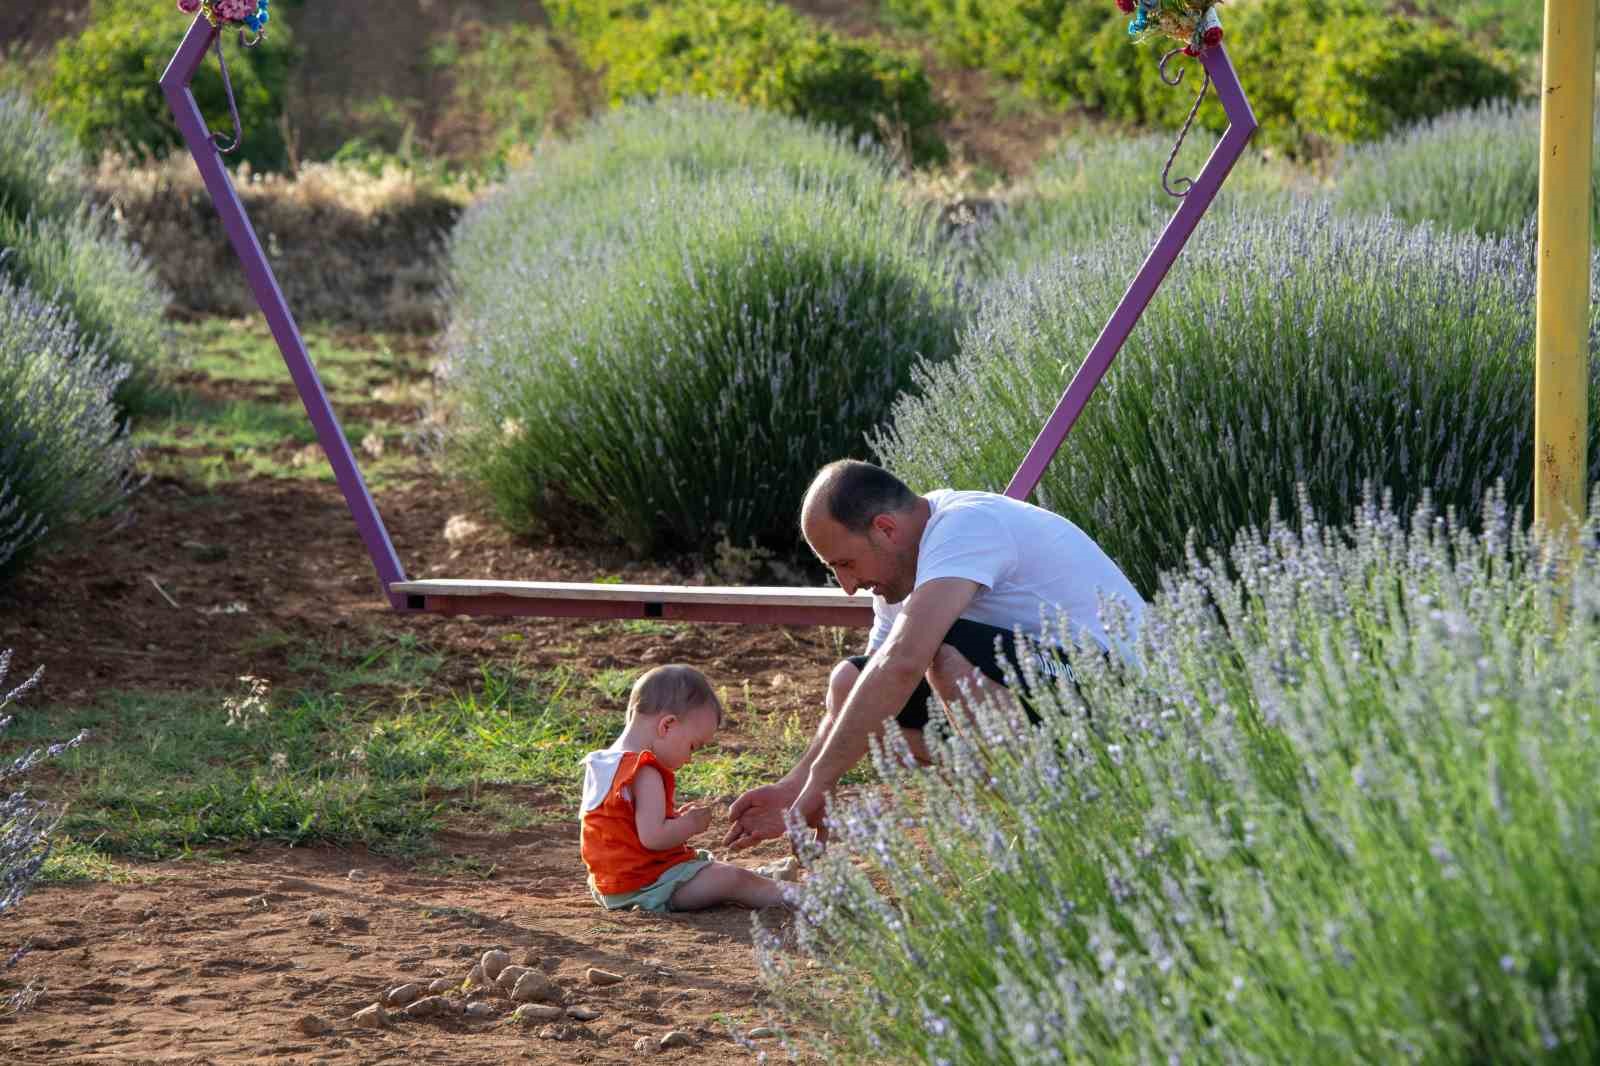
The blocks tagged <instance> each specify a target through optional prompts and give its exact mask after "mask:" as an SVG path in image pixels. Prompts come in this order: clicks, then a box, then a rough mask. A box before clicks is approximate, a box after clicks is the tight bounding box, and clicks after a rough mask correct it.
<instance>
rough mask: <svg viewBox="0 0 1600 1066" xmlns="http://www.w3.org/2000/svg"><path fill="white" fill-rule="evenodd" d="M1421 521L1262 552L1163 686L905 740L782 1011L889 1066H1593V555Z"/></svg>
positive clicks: (1599, 994) (835, 850) (1122, 687)
mask: <svg viewBox="0 0 1600 1066" xmlns="http://www.w3.org/2000/svg"><path fill="white" fill-rule="evenodd" d="M1597 506H1600V500H1597V501H1596V503H1595V504H1591V509H1590V513H1591V515H1593V514H1595V513H1596V510H1595V508H1596V507H1597ZM1406 517H1407V518H1409V519H1410V520H1409V522H1403V521H1402V516H1401V515H1400V514H1397V513H1396V512H1394V511H1391V510H1389V509H1386V508H1379V507H1377V506H1375V505H1372V504H1368V505H1365V506H1363V507H1362V508H1361V510H1360V511H1359V513H1358V514H1357V515H1356V517H1355V521H1354V522H1353V523H1352V524H1351V525H1350V526H1349V527H1347V528H1343V529H1338V528H1330V527H1324V526H1322V525H1320V524H1318V523H1317V522H1316V520H1315V519H1313V518H1312V517H1311V516H1310V515H1309V514H1307V515H1304V516H1303V517H1302V519H1301V521H1300V523H1299V526H1300V528H1299V531H1298V532H1297V531H1295V530H1291V529H1289V528H1288V527H1287V526H1285V525H1284V524H1281V523H1275V524H1274V525H1273V526H1272V527H1271V529H1270V531H1268V532H1267V533H1266V534H1265V535H1261V536H1257V535H1248V536H1244V537H1241V538H1240V539H1239V541H1238V542H1237V543H1236V544H1235V545H1234V547H1233V551H1232V554H1231V557H1230V558H1229V560H1228V562H1227V564H1226V565H1224V563H1223V562H1222V561H1221V560H1212V561H1209V562H1207V563H1205V564H1201V563H1199V562H1196V563H1194V564H1193V565H1192V566H1191V567H1190V568H1189V570H1188V572H1187V573H1186V574H1184V575H1182V576H1181V577H1178V578H1176V579H1175V580H1173V581H1172V582H1171V583H1170V584H1169V585H1167V586H1166V587H1165V588H1164V589H1163V593H1162V595H1161V596H1160V598H1159V599H1158V600H1157V601H1155V602H1154V603H1152V605H1151V607H1150V609H1149V611H1148V612H1147V614H1146V616H1145V621H1144V627H1143V630H1144V631H1143V636H1142V639H1141V645H1140V646H1141V656H1142V660H1143V671H1142V672H1141V673H1137V674H1134V673H1132V672H1128V673H1126V674H1125V673H1123V672H1122V671H1120V670H1114V669H1110V668H1108V667H1107V666H1105V665H1104V664H1103V662H1101V661H1100V660H1099V659H1098V656H1093V657H1091V656H1087V655H1086V656H1083V657H1082V658H1081V661H1079V662H1078V663H1077V664H1076V669H1077V671H1078V676H1079V682H1078V684H1079V686H1080V687H1081V690H1082V699H1081V700H1080V699H1079V698H1078V697H1077V695H1076V694H1075V692H1074V690H1072V689H1071V688H1070V686H1066V685H1063V687H1062V688H1061V689H1058V690H1055V691H1048V690H1047V691H1044V692H1041V693H1038V694H1037V695H1036V696H1035V697H1034V699H1033V700H1032V703H1033V706H1034V707H1035V708H1038V709H1039V710H1040V711H1041V712H1042V714H1043V718H1044V724H1043V726H1042V727H1041V728H1038V729H1033V728H1030V727H1029V726H1028V725H1027V722H1026V719H1025V718H1023V716H1022V714H1021V712H1020V710H1019V709H1018V708H1017V707H1016V706H1015V704H1014V703H1009V704H1008V703H1001V704H995V705H989V706H986V707H981V708H979V709H978V711H977V713H978V715H979V719H980V725H979V727H978V728H977V729H975V730H973V731H972V734H971V735H962V736H958V737H956V738H955V739H953V740H951V741H950V742H949V743H947V744H943V745H940V746H939V747H938V748H937V749H936V760H937V765H938V766H939V767H940V772H935V773H921V772H917V771H913V770H907V769H906V768H905V762H909V761H910V760H909V759H908V758H905V751H904V746H903V742H901V743H899V744H895V743H893V742H891V756H894V755H898V756H899V758H896V757H888V758H883V759H880V760H878V761H879V765H880V771H881V773H882V774H883V775H884V776H885V778H886V779H887V782H888V783H887V785H886V786H885V787H882V788H875V789H872V790H870V791H869V792H867V793H866V794H865V795H863V796H861V797H860V798H858V799H855V800H853V801H848V802H846V803H843V804H841V805H838V806H835V807H834V808H833V810H832V812H831V814H830V825H831V827H832V830H833V831H832V835H831V838H830V840H829V846H828V850H827V854H826V855H825V856H824V857H823V858H822V859H821V860H820V861H816V862H815V863H814V869H813V871H812V875H811V876H810V877H809V878H808V879H807V880H805V881H804V882H802V885H801V889H800V894H801V895H800V903H799V911H798V918H797V930H796V931H797V934H798V939H799V942H800V945H801V947H802V949H803V950H806V949H808V950H809V951H810V952H812V953H814V954H815V956H816V957H817V958H818V959H820V960H821V961H822V962H823V964H824V965H823V966H822V967H820V968H809V969H801V968H800V964H799V962H798V960H796V959H795V958H794V955H793V952H792V950H791V951H785V950H782V949H780V948H779V947H778V946H777V945H776V944H774V943H773V942H772V938H770V937H768V938H765V939H764V940H763V941H762V942H761V943H760V945H759V946H760V954H761V960H762V964H763V968H764V970H765V971H766V973H767V977H768V982H769V987H770V988H771V990H772V992H773V994H774V995H776V996H778V997H780V998H781V999H782V1000H784V1001H786V1002H787V1005H788V1006H789V1007H790V1009H791V1010H792V1011H793V1012H794V1013H795V1014H796V1015H798V1016H799V1017H801V1018H804V1019H807V1020H809V1021H812V1022H815V1023H817V1024H816V1025H815V1026H814V1028H815V1029H816V1030H820V1031H823V1032H827V1033H830V1034H833V1036H834V1038H835V1039H836V1040H837V1042H838V1043H839V1044H842V1045H844V1047H843V1048H837V1047H836V1048H835V1050H848V1051H852V1052H856V1053H858V1054H860V1055H861V1056H862V1057H865V1058H870V1059H872V1060H874V1061H878V1060H884V1059H887V1060H890V1061H920V1062H947V1063H951V1064H952V1066H966V1064H987V1063H995V1062H1007V1063H1018V1064H1032V1063H1046V1062H1066V1063H1109V1062H1140V1061H1147V1060H1148V1059H1149V1058H1150V1057H1151V1055H1150V1053H1151V1051H1152V1049H1158V1051H1159V1054H1160V1056H1161V1059H1162V1061H1167V1060H1169V1059H1170V1060H1171V1061H1181V1062H1184V1063H1196V1064H1210V1063H1218V1064H1221V1063H1237V1062H1295V1063H1308V1064H1323V1063H1327V1064H1334V1063H1348V1062H1362V1061H1400V1060H1404V1061H1410V1062H1425V1063H1459V1062H1533V1061H1553V1062H1564V1063H1566V1062H1570V1063H1581V1062H1592V1061H1594V1060H1595V1058H1596V1057H1597V1056H1600V958H1597V956H1596V954H1595V952H1594V951H1593V950H1592V949H1591V945H1593V944H1594V943H1595V942H1596V938H1597V937H1600V912H1596V911H1595V909H1594V908H1592V907H1590V906H1587V905H1586V901H1588V900H1590V899H1592V898H1594V896H1595V894H1596V893H1597V892H1600V838H1597V837H1596V836H1595V834H1594V833H1593V832H1592V831H1591V827H1592V826H1593V825H1594V824H1595V821H1596V819H1600V794H1597V793H1596V791H1595V789H1594V787H1593V783H1594V781H1595V779H1596V775H1597V774H1600V718H1597V717H1596V716H1595V715H1594V714H1593V709H1594V699H1595V697H1594V693H1595V691H1596V684H1597V682H1600V555H1597V553H1596V549H1595V545H1596V543H1597V537H1600V527H1597V526H1596V524H1595V522H1594V521H1593V520H1592V519H1591V521H1590V523H1589V525H1588V528H1587V529H1586V530H1585V531H1584V535H1583V537H1582V543H1583V544H1584V545H1586V548H1585V550H1584V552H1583V554H1582V558H1581V560H1579V561H1578V563H1577V564H1576V566H1575V567H1572V568H1568V567H1566V566H1558V565H1555V561H1556V559H1557V558H1558V557H1562V556H1565V555H1566V552H1565V551H1564V548H1563V547H1556V546H1553V545H1543V544H1539V543H1535V542H1531V541H1530V540H1528V539H1527V538H1526V537H1525V536H1524V535H1523V534H1522V533H1521V532H1519V523H1518V522H1517V521H1516V520H1515V519H1514V516H1513V515H1511V514H1510V513H1509V512H1508V511H1507V510H1506V508H1505V505H1504V501H1503V499H1494V498H1491V501H1490V506H1489V507H1488V508H1487V510H1486V511H1485V512H1484V513H1483V514H1482V516H1481V518H1482V522H1481V524H1482V532H1481V533H1479V534H1477V535H1473V534H1471V533H1469V532H1467V531H1466V530H1465V529H1464V528H1463V527H1462V526H1461V525H1459V524H1457V523H1452V522H1446V521H1444V520H1442V519H1440V518H1439V517H1438V516H1437V513H1436V512H1432V511H1426V510H1424V511H1422V512H1420V513H1418V514H1416V515H1415V516H1406ZM1408 526H1409V529H1410V532H1409V533H1408V532H1406V529H1407V527H1408ZM1563 543H1565V542H1563ZM1229 572H1236V573H1237V575H1238V576H1237V577H1234V578H1230V577H1227V576H1225V575H1226V574H1228V573H1229ZM1558 603H1560V604H1564V605H1565V607H1564V609H1558ZM1090 708H1092V714H1091V712H1090V710H1089V709H1090ZM977 736H981V737H982V740H981V741H978V740H976V737H977ZM896 739H898V733H896ZM902 759H904V761H902Z"/></svg>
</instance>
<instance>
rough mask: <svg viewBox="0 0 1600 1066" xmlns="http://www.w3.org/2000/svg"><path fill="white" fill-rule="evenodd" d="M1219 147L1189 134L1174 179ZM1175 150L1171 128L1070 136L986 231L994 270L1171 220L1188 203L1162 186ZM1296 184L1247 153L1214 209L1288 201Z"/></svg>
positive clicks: (1195, 170) (1193, 170)
mask: <svg viewBox="0 0 1600 1066" xmlns="http://www.w3.org/2000/svg"><path fill="white" fill-rule="evenodd" d="M1211 149H1212V145H1210V144H1203V143H1201V139H1191V140H1188V141H1186V142H1185V143H1184V146H1183V150H1182V151H1181V152H1180V153H1179V155H1178V158H1177V159H1176V160H1175V161H1174V163H1173V167H1172V171H1171V181H1172V183H1173V184H1174V185H1175V186H1176V184H1177V180H1178V179H1179V178H1180V177H1188V178H1193V177H1194V176H1195V175H1197V174H1199V172H1200V168H1201V167H1202V166H1203V165H1204V164H1205V161H1206V158H1207V156H1208V155H1209V154H1210V152H1211ZM1171 151H1172V138H1171V136H1170V135H1168V134H1164V133H1152V134H1144V135H1140V136H1134V137H1126V138H1123V137H1098V138H1091V137H1085V136H1077V137H1069V138H1067V139H1066V140H1064V141H1063V142H1062V143H1061V144H1060V145H1058V146H1057V147H1056V149H1055V150H1054V151H1053V152H1052V153H1051V154H1050V155H1049V156H1047V157H1046V158H1045V159H1044V160H1043V161H1042V162H1040V164H1039V166H1038V168H1037V169H1036V170H1035V171H1034V174H1033V176H1032V177H1031V178H1030V179H1029V180H1028V181H1027V182H1026V184H1025V185H1024V186H1023V187H1022V189H1021V191H1020V192H1019V193H1018V194H1017V195H1016V196H1015V197H1014V198H1013V199H1012V200H1011V201H1010V202H1009V203H1007V204H1006V205H1005V206H1004V207H1003V209H1002V210H1001V211H1000V213H999V215H998V217H997V218H996V219H995V221H994V222H993V223H991V224H990V225H989V226H988V227H987V228H986V229H985V231H984V232H983V234H982V237H981V245H982V258H983V259H984V260H985V261H986V264H987V268H988V270H989V271H991V272H998V271H1004V270H1007V269H1014V268H1016V267H1019V266H1023V265H1034V264H1037V263H1040V262H1042V261H1044V260H1046V259H1050V258H1053V257H1055V256H1057V255H1060V254H1061V253H1062V252H1064V251H1067V250H1070V249H1072V248H1075V247H1079V246H1081V245H1083V244H1085V243H1089V242H1093V241H1096V240H1099V239H1101V238H1103V237H1105V236H1106V235H1107V234H1109V233H1111V232H1113V231H1116V230H1121V229H1125V228H1126V227H1128V226H1130V225H1132V226H1141V225H1144V224H1146V223H1155V222H1164V221H1165V220H1166V219H1168V218H1170V217H1171V215H1172V213H1173V212H1174V211H1176V210H1177V208H1178V204H1179V203H1180V201H1179V200H1178V199H1176V198H1175V197H1172V196H1170V195H1168V194H1167V192H1166V190H1164V189H1163V188H1162V187H1161V168H1162V167H1163V166H1164V165H1165V164H1166V161H1167V156H1168V154H1169V153H1170V152H1171ZM1289 184H1290V182H1289V178H1288V176H1287V175H1286V173H1285V172H1284V171H1283V169H1282V168H1280V167H1274V166H1271V165H1269V164H1267V163H1265V162H1263V161H1262V159H1261V157H1260V156H1258V155H1256V154H1254V153H1247V154H1245V155H1244V156H1243V157H1241V158H1240V159H1239V161H1238V162H1237V163H1236V164H1235V165H1234V168H1233V171H1232V173H1231V174H1230V175H1229V176H1228V180H1227V182H1226V183H1225V184H1224V185H1223V186H1222V191H1221V192H1220V193H1218V197H1217V200H1216V202H1215V204H1214V207H1213V209H1214V210H1222V209H1224V208H1225V207H1226V206H1227V205H1229V204H1235V205H1239V206H1240V207H1242V206H1243V205H1244V204H1250V205H1252V207H1251V209H1252V210H1264V209H1268V208H1269V207H1270V206H1271V205H1272V204H1283V203H1287V200H1288V195H1289ZM1202 232H1203V230H1202ZM1201 239H1203V238H1201Z"/></svg>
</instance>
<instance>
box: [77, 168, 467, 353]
mask: <svg viewBox="0 0 1600 1066" xmlns="http://www.w3.org/2000/svg"><path fill="white" fill-rule="evenodd" d="M235 185H236V187H237V188H238V190H239V196H240V199H241V200H242V201H243V202H244V207H245V211H246V212H247V213H248V214H249V216H250V219H251V222H252V223H253V224H254V226H255V229H256V235H257V237H258V238H260V240H261V244H262V247H263V248H265V249H266V252H267V259H268V262H270V263H271V265H272V269H273V272H274V273H275V274H276V275H277V278H278V284H279V285H280V286H281V287H282V289H283V292H284V295H285V297H287V298H288V301H289V306H290V307H291V308H292V309H293V310H294V312H295V315H296V317H297V318H300V319H303V320H306V321H327V322H338V323H341V324H349V325H354V326H358V327H360V328H364V329H386V330H431V329H434V328H436V327H437V326H438V324H439V322H440V319H441V303H440V297H439V281H440V273H439V267H440V265H441V264H442V262H443V257H442V254H441V249H442V246H443V242H444V239H445V237H446V235H447V234H448V233H449V231H450V229H451V227H452V226H454V225H455V221H456V219H457V217H459V215H460V213H461V210H462V208H464V207H465V206H466V204H467V202H468V201H469V199H470V198H471V193H470V192H469V191H468V190H467V189H466V188H465V187H464V186H458V185H447V184H444V183H442V182H439V181H435V180H432V179H429V178H426V177H422V176H419V175H417V174H414V173H412V172H410V171H406V170H404V169H402V168H399V167H389V168H386V169H385V170H384V171H383V172H382V173H381V174H377V175H374V174H371V173H369V172H367V171H365V170H361V169H357V168H354V167H345V166H339V165H335V164H326V163H313V164H308V165H306V166H304V167H303V168H301V170H300V172H299V173H298V174H297V175H295V176H294V177H284V176H278V175H257V174H251V173H250V172H249V169H248V168H241V169H240V171H239V172H238V174H237V175H236V176H235ZM91 195H93V196H94V198H95V199H96V200H97V201H100V202H102V203H104V204H106V205H108V206H109V207H110V208H111V210H112V213H113V216H114V217H115V218H116V219H117V221H118V222H119V223H120V224H121V226H122V227H123V229H124V232H125V233H126V234H127V236H128V237H129V238H131V239H132V240H134V241H137V242H138V244H139V245H140V246H141V247H142V248H143V249H144V252H145V254H146V255H147V256H148V257H149V258H150V260H151V261H152V262H153V263H155V265H156V269H157V271H158V273H159V274H160V276H161V280H162V282H163V283H164V284H165V285H167V286H168V287H169V288H170V289H171V290H172V292H173V293H174V294H175V297H176V302H177V304H178V305H179V306H180V307H182V308H185V309H187V310H189V311H192V312H197V313H207V314H227V315H241V314H251V313H253V312H254V311H255V310H256V303H255V299H254V297H252V295H251V294H250V290H249V288H248V287H247V286H246V284H245V280H244V274H243V271H242V270H241V269H240V267H239V262H238V258H237V257H236V256H235V255H234V252H233V249H232V248H231V247H230V246H229V244H228V240H227V235H226V234H225V233H224V231H223V228H222V224H221V222H220V220H219V219H218V217H217V212H216V209H215V207H214V206H213V205H212V203H211V198H210V196H208V195H207V193H206V190H205V186H204V185H203V184H202V182H201V180H200V175H199V173H198V172H197V171H196V170H195V167H194V164H193V163H192V162H191V161H190V160H189V159H188V158H186V157H183V156H177V157H174V158H172V159H169V160H166V161H164V162H160V163H149V164H143V165H133V164H130V162H129V161H128V160H126V159H120V158H117V157H114V156H108V157H106V158H104V159H102V160H101V162H100V165H99V166H98V168H97V169H96V170H95V171H94V173H93V174H92V176H91Z"/></svg>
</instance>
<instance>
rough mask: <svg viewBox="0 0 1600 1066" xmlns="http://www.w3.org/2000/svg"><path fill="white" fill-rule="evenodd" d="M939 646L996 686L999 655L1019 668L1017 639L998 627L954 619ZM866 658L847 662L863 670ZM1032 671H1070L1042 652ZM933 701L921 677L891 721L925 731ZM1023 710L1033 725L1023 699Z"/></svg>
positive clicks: (1002, 680) (1057, 673)
mask: <svg viewBox="0 0 1600 1066" xmlns="http://www.w3.org/2000/svg"><path fill="white" fill-rule="evenodd" d="M997 640H998V642H999V653H998V655H997V654H996V641H997ZM940 643H942V644H948V645H950V647H952V648H954V649H955V650H956V651H958V652H960V653H961V654H962V655H963V656H965V657H966V660H967V662H969V663H971V664H972V665H973V666H976V667H977V668H978V669H979V670H980V671H982V673H983V676H984V677H987V678H988V679H989V680H991V681H993V682H995V683H996V684H999V685H1004V684H1005V683H1006V679H1005V674H1004V673H1002V672H1001V669H1000V656H1004V657H1005V658H1006V659H1009V660H1010V661H1011V665H1012V667H1013V668H1017V669H1020V667H1019V660H1018V657H1017V636H1016V634H1015V633H1014V632H1012V631H1011V630H1009V629H1001V628H1000V627H999V626H991V625H986V624H984V623H983V622H974V621H972V620H970V619H967V618H957V619H956V621H955V624H954V625H952V626H951V627H950V632H948V633H946V634H945V635H944V640H943V641H941V642H940ZM871 658H872V656H870V655H852V656H851V657H850V659H849V661H850V662H851V663H854V664H855V667H856V669H857V670H865V669H866V668H867V661H868V660H869V659H871ZM1033 665H1034V668H1035V669H1037V670H1038V671H1039V673H1040V675H1041V676H1042V677H1051V678H1053V677H1058V676H1061V675H1065V676H1066V677H1067V678H1068V679H1070V678H1071V677H1072V668H1071V667H1069V666H1068V665H1067V664H1066V662H1065V661H1064V660H1062V659H1058V658H1057V657H1056V656H1054V655H1052V654H1050V653H1049V652H1048V651H1043V652H1041V653H1039V654H1036V655H1035V656H1034V657H1033ZM932 698H933V689H932V688H930V687H929V686H928V679H927V678H926V677H924V678H923V679H922V680H921V681H918V682H917V687H916V689H915V690H914V691H913V692H912V693H911V698H910V699H908V700H906V705H905V706H904V707H902V708H900V713H899V714H896V715H895V716H894V720H895V721H896V722H899V723H900V728H902V729H926V728H927V726H928V701H929V700H930V699H932ZM1022 706H1023V709H1024V710H1026V711H1027V712H1028V717H1029V718H1031V719H1032V720H1033V721H1035V722H1037V721H1038V720H1039V716H1038V715H1037V714H1035V713H1034V711H1033V708H1032V707H1029V706H1028V703H1027V701H1026V700H1024V701H1023V703H1022Z"/></svg>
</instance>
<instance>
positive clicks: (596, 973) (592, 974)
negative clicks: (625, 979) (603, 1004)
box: [584, 966, 622, 988]
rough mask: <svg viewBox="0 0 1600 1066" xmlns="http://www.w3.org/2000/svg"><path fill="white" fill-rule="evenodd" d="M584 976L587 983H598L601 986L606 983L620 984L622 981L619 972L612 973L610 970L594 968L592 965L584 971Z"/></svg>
mask: <svg viewBox="0 0 1600 1066" xmlns="http://www.w3.org/2000/svg"><path fill="white" fill-rule="evenodd" d="M584 977H586V978H588V979H589V983H590V984H591V985H598V986H599V987H601V988H604V987H605V986H606V985H620V984H621V983H622V975H621V974H619V973H612V972H611V971H610V970H600V969H596V968H595V967H593V966H591V967H589V969H588V970H587V971H585V973H584Z"/></svg>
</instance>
